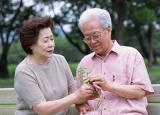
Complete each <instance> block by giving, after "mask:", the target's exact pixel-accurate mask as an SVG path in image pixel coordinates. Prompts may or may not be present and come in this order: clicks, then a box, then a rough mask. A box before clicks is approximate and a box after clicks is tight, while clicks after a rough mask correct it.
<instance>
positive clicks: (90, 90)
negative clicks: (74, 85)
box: [75, 84, 97, 104]
mask: <svg viewBox="0 0 160 115" xmlns="http://www.w3.org/2000/svg"><path fill="white" fill-rule="evenodd" d="M94 90H95V87H94V86H93V85H90V84H84V85H82V86H81V87H80V88H79V89H78V90H77V91H76V92H75V95H76V96H77V98H78V100H79V101H78V102H76V103H75V104H81V103H83V102H86V101H87V100H93V99H95V98H97V96H96V95H95V94H94Z"/></svg>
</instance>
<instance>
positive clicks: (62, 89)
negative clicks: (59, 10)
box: [14, 17, 96, 115]
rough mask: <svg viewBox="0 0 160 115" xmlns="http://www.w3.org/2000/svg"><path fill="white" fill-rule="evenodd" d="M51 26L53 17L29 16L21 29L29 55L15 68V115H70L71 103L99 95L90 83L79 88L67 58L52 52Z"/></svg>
mask: <svg viewBox="0 0 160 115" xmlns="http://www.w3.org/2000/svg"><path fill="white" fill-rule="evenodd" d="M52 29H53V22H52V19H51V17H43V18H42V17H35V18H32V19H29V20H27V21H26V22H25V23H24V25H23V27H22V28H21V31H20V42H21V46H22V48H23V50H24V51H25V52H26V53H27V54H28V55H27V57H26V58H25V59H24V60H23V61H22V62H21V63H20V64H19V65H18V66H17V68H16V71H15V81H14V88H15V91H16V93H17V111H16V112H15V115H37V114H38V115H70V112H69V109H68V107H69V106H71V105H72V104H74V103H76V104H78V103H82V102H84V101H86V100H88V99H93V98H95V97H96V96H94V95H93V90H94V88H93V86H91V85H83V86H82V87H80V88H79V89H78V90H77V89H76V86H75V83H74V79H73V75H72V73H71V70H70V67H69V65H68V63H67V61H66V60H65V58H64V57H63V56H62V55H58V54H53V52H54V47H55V43H54V35H53V33H52Z"/></svg>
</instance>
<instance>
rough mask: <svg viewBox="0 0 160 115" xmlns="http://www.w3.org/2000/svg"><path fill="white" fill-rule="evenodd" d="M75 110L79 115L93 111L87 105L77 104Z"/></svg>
mask: <svg viewBox="0 0 160 115" xmlns="http://www.w3.org/2000/svg"><path fill="white" fill-rule="evenodd" d="M76 109H78V110H79V111H80V115H84V114H86V113H87V112H89V111H93V109H92V107H91V106H89V105H88V104H87V103H83V104H77V105H76Z"/></svg>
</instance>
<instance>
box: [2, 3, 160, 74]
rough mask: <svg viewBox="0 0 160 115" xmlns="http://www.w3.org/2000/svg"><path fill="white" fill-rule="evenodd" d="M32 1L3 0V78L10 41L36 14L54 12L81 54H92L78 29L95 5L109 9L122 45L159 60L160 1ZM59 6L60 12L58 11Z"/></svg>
mask: <svg viewBox="0 0 160 115" xmlns="http://www.w3.org/2000/svg"><path fill="white" fill-rule="evenodd" d="M33 2H34V4H33V5H30V6H29V7H26V6H25V5H24V3H23V1H22V0H17V1H11V0H1V1H0V11H1V12H0V43H1V46H2V48H1V51H0V77H7V76H8V72H7V56H8V50H9V48H10V46H11V44H12V43H14V42H16V41H17V40H18V34H19V29H20V27H21V25H22V23H23V21H24V20H26V19H28V18H31V17H33V16H38V15H40V16H44V15H45V14H49V13H51V16H53V20H54V22H55V27H56V26H57V25H58V26H59V27H60V28H61V31H62V32H63V33H64V35H65V37H66V39H67V40H68V41H69V42H70V43H71V44H72V45H73V46H74V47H75V48H77V49H78V50H79V51H80V52H81V53H83V54H88V53H90V52H91V50H90V49H89V48H88V46H87V45H86V44H85V43H83V41H82V39H83V34H82V33H81V31H80V30H79V28H78V19H79V16H80V14H81V13H82V12H83V11H84V10H86V9H88V8H94V7H100V8H103V9H106V10H108V11H109V13H110V15H111V18H112V23H113V29H112V39H116V40H117V41H118V42H119V43H120V44H121V45H130V46H132V45H133V46H134V47H137V48H138V49H139V50H140V51H141V53H142V54H143V56H144V57H146V58H148V60H149V63H150V65H151V66H152V62H154V63H155V62H156V54H159V52H158V50H157V49H156V48H157V47H159V45H158V44H157V43H158V42H159V33H160V32H159V30H160V0H147V1H144V0H130V1H128V0H94V1H93V0H77V1H75V0H33ZM8 6H9V7H8ZM58 7H60V11H59V12H58V13H57V11H56V10H57V8H58ZM46 8H47V9H48V11H46ZM37 9H38V10H37ZM65 25H68V26H69V30H66V29H65V28H64V26H65ZM157 27H159V28H157ZM55 32H57V31H55ZM137 41H138V42H137ZM153 44H154V45H153ZM59 52H60V51H59ZM69 55H72V54H69ZM13 58H14V57H13ZM153 59H154V61H153Z"/></svg>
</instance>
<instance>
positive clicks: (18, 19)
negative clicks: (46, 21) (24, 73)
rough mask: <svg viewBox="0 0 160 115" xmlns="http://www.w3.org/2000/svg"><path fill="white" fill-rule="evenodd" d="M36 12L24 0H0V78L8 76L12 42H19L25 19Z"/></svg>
mask: <svg viewBox="0 0 160 115" xmlns="http://www.w3.org/2000/svg"><path fill="white" fill-rule="evenodd" d="M35 14H36V13H35V11H34V10H33V9H32V6H30V7H25V6H24V3H23V1H22V0H20V1H14V2H13V1H11V0H1V1H0V44H1V46H2V51H1V54H0V78H8V77H9V75H8V69H7V64H8V61H7V56H8V51H9V48H10V46H11V44H12V43H15V42H17V40H18V38H19V37H18V35H19V29H20V28H21V26H22V23H23V21H24V20H26V19H28V18H29V17H32V16H34V15H35Z"/></svg>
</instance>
